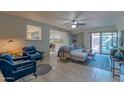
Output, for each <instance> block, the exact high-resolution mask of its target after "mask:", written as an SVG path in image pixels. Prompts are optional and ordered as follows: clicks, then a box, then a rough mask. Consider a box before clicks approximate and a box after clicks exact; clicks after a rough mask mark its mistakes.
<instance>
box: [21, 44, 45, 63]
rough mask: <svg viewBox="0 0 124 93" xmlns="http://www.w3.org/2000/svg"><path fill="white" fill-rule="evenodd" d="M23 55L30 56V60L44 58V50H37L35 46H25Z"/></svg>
mask: <svg viewBox="0 0 124 93" xmlns="http://www.w3.org/2000/svg"><path fill="white" fill-rule="evenodd" d="M23 55H24V56H28V57H29V59H30V60H37V61H38V60H42V58H43V52H40V51H38V50H36V48H35V47H34V46H28V47H24V48H23Z"/></svg>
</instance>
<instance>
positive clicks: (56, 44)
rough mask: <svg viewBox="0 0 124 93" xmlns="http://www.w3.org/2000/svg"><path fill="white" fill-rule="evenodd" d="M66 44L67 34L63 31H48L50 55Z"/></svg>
mask: <svg viewBox="0 0 124 93" xmlns="http://www.w3.org/2000/svg"><path fill="white" fill-rule="evenodd" d="M67 44H68V33H67V32H63V31H56V30H50V53H51V54H53V53H54V54H55V53H57V52H58V50H59V48H60V47H61V46H63V45H67Z"/></svg>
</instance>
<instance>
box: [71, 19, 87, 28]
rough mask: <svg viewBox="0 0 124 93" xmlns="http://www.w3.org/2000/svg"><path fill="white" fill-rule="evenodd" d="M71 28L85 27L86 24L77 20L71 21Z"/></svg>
mask: <svg viewBox="0 0 124 93" xmlns="http://www.w3.org/2000/svg"><path fill="white" fill-rule="evenodd" d="M70 25H71V27H72V28H77V27H79V26H80V25H86V23H79V22H78V21H77V20H72V22H71V23H70Z"/></svg>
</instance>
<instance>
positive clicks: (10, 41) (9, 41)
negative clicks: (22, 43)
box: [0, 40, 14, 48]
mask: <svg viewBox="0 0 124 93" xmlns="http://www.w3.org/2000/svg"><path fill="white" fill-rule="evenodd" d="M12 42H14V41H13V40H8V41H6V42H4V43H3V44H2V45H1V46H0V48H3V47H4V46H5V45H6V44H8V43H12Z"/></svg>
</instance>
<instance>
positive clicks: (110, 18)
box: [5, 11, 124, 30]
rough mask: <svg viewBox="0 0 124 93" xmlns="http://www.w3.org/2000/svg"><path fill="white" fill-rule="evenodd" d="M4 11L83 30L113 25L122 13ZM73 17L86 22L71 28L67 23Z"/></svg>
mask: <svg viewBox="0 0 124 93" xmlns="http://www.w3.org/2000/svg"><path fill="white" fill-rule="evenodd" d="M5 13H7V14H10V15H14V16H19V17H24V18H27V19H30V20H35V21H38V22H42V23H47V24H50V25H54V26H58V27H60V28H65V29H68V30H83V29H92V28H100V27H109V26H114V25H115V24H116V21H117V20H118V18H119V17H121V16H123V14H124V12H120V11H41V12H40V11H37V12H33V11H31V12H26V11H25V12H5ZM74 19H76V20H78V21H79V22H81V23H86V25H84V26H83V25H82V26H80V27H78V28H76V29H72V28H71V26H69V25H68V23H70V22H71V21H72V20H74Z"/></svg>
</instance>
